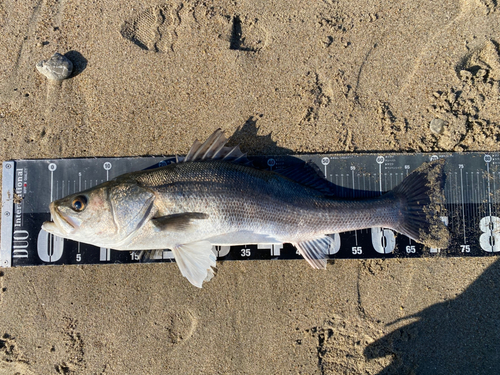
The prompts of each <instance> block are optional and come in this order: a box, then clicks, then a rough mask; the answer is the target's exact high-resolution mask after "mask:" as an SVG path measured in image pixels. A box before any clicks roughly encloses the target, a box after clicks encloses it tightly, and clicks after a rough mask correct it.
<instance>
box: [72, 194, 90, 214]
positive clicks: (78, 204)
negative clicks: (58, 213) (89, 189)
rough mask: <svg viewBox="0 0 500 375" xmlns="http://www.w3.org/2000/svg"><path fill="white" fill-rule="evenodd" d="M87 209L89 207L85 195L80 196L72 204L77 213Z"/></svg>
mask: <svg viewBox="0 0 500 375" xmlns="http://www.w3.org/2000/svg"><path fill="white" fill-rule="evenodd" d="M85 207H87V198H86V197H85V196H84V195H79V196H78V197H76V198H75V199H73V202H72V203H71V208H72V209H73V210H74V211H76V212H80V211H83V210H84V209H85Z"/></svg>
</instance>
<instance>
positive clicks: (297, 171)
mask: <svg viewBox="0 0 500 375" xmlns="http://www.w3.org/2000/svg"><path fill="white" fill-rule="evenodd" d="M275 172H276V173H278V174H280V175H282V176H284V177H287V178H289V179H290V180H293V181H295V182H298V183H299V184H301V185H304V186H307V187H310V188H313V189H314V190H317V191H319V192H321V193H323V194H324V195H326V196H330V197H333V196H335V193H334V188H335V185H334V184H332V183H331V182H330V181H328V180H326V179H325V178H324V177H323V172H322V171H321V170H320V169H319V167H318V166H317V165H316V164H314V163H313V162H312V161H308V162H304V163H303V164H302V165H300V164H295V165H292V166H289V167H286V168H281V169H276V170H275Z"/></svg>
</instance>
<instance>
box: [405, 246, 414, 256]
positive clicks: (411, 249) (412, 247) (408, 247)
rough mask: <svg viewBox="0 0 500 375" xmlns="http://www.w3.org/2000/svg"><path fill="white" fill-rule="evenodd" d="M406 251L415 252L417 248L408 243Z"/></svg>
mask: <svg viewBox="0 0 500 375" xmlns="http://www.w3.org/2000/svg"><path fill="white" fill-rule="evenodd" d="M406 252H407V253H408V254H415V252H416V250H415V246H413V245H408V246H406Z"/></svg>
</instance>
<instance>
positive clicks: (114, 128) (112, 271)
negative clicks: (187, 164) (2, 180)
mask: <svg viewBox="0 0 500 375" xmlns="http://www.w3.org/2000/svg"><path fill="white" fill-rule="evenodd" d="M366 3H368V4H366ZM499 21H500V10H499V9H498V6H497V2H496V1H488V0H462V1H444V2H433V1H423V0H419V1H412V2H404V1H387V0H379V1H373V2H365V1H359V0H354V1H345V0H339V1H330V0H325V1H317V2H310V1H297V2H289V1H285V0H277V1H274V2H264V1H246V0H245V1H238V2H236V1H221V2H212V1H210V0H209V1H206V2H196V1H171V2H168V3H164V2H155V1H149V0H147V1H137V0H130V1H125V2H123V1H122V2H117V1H109V0H96V1H93V2H88V1H78V0H77V1H73V2H67V1H51V0H49V1H37V2H34V1H27V0H18V1H12V0H5V1H3V2H0V29H1V30H2V31H3V33H2V38H0V141H1V147H0V155H1V159H2V160H9V159H18V158H59V157H82V156H124V155H150V154H153V155H158V154H168V155H173V154H176V153H178V154H185V153H186V152H187V150H188V149H189V146H190V145H191V143H192V142H193V141H194V139H196V138H198V139H205V138H206V137H207V136H208V135H209V134H211V133H212V132H213V131H214V130H215V129H217V128H218V127H221V128H223V129H224V130H225V131H226V132H227V133H228V134H229V135H231V134H233V133H235V132H237V130H238V129H239V128H241V127H243V126H245V125H246V127H245V128H244V129H245V130H243V131H239V132H237V133H236V135H237V137H235V138H237V139H236V140H237V141H239V143H240V144H241V146H242V149H243V150H245V151H247V152H249V153H251V154H272V153H290V152H292V153H309V152H353V151H355V152H365V151H381V152H383V151H409V152H411V151H425V152H429V151H458V152H459V151H470V150H476V151H480V150H483V151H498V150H499V149H500V147H499V146H498V139H499V137H500V128H499V127H498V124H499V123H500V105H499V104H500V97H499V80H500V52H499V43H500V34H499V32H500V22H499ZM54 52H60V53H61V54H64V55H65V56H67V57H68V58H70V59H71V60H72V62H73V63H74V65H75V72H74V74H73V76H72V77H71V78H70V79H68V80H65V81H62V82H60V83H57V82H49V81H48V80H47V79H46V78H45V77H44V76H42V75H40V74H39V73H38V71H37V70H36V67H35V66H36V63H37V62H38V61H40V60H45V59H48V58H49V57H50V56H52V54H53V53H54ZM436 118H439V119H441V120H443V121H444V122H440V125H441V128H440V129H439V128H438V129H437V132H441V134H435V133H433V132H432V131H431V130H430V127H429V124H430V122H431V121H432V120H433V119H436ZM434 130H435V131H436V129H434ZM0 282H1V284H2V285H1V294H0V316H1V318H0V337H2V338H1V340H0V373H5V374H14V373H19V374H56V373H60V374H73V373H74V374H452V373H453V374H491V373H495V371H496V370H495V369H498V366H499V364H500V354H499V352H498V338H499V336H500V328H499V325H498V321H499V319H500V314H499V311H500V303H499V302H498V298H496V295H497V294H498V288H499V286H500V264H499V263H498V261H497V259H496V258H495V257H489V258H488V257H485V258H477V259H461V258H456V259H445V258H444V259H393V260H338V261H335V262H332V263H331V264H329V266H328V269H327V270H326V271H315V270H313V269H311V268H310V267H309V266H308V265H307V264H306V262H305V261H279V262H277V261H275V262H273V261H251V262H219V263H218V273H217V276H216V277H215V278H214V279H213V280H212V281H210V282H209V283H207V284H206V285H205V287H204V288H203V289H201V290H199V289H197V288H195V287H193V286H192V285H191V284H189V282H188V281H187V280H186V279H185V278H183V277H182V276H181V275H180V273H179V271H178V268H177V266H176V265H175V264H138V265H98V266H54V267H34V268H17V269H16V268H14V269H5V270H3V273H2V274H1V276H0Z"/></svg>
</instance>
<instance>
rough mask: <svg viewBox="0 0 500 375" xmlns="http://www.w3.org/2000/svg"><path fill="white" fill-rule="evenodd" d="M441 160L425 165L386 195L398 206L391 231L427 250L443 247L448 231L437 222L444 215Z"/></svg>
mask: <svg viewBox="0 0 500 375" xmlns="http://www.w3.org/2000/svg"><path fill="white" fill-rule="evenodd" d="M443 168H444V159H438V160H436V161H432V162H430V163H426V164H424V165H422V166H421V167H419V168H417V169H416V170H415V171H413V172H412V173H411V174H410V175H409V176H408V177H406V178H405V179H404V180H403V182H402V183H401V184H399V185H398V186H397V187H396V188H394V189H393V190H392V191H391V192H389V193H388V194H387V195H388V196H391V195H392V196H394V198H396V202H397V204H398V206H399V210H400V211H399V219H398V221H397V223H396V224H395V225H394V228H393V229H395V230H396V231H398V232H399V233H402V234H404V235H406V236H408V237H410V238H411V239H413V240H415V241H417V242H420V243H423V244H424V245H427V246H429V247H436V248H446V247H447V246H448V242H449V232H448V229H447V228H446V226H445V225H444V224H443V222H442V221H441V218H440V217H441V216H443V215H445V213H444V193H443V188H444V182H445V175H444V171H443Z"/></svg>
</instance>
